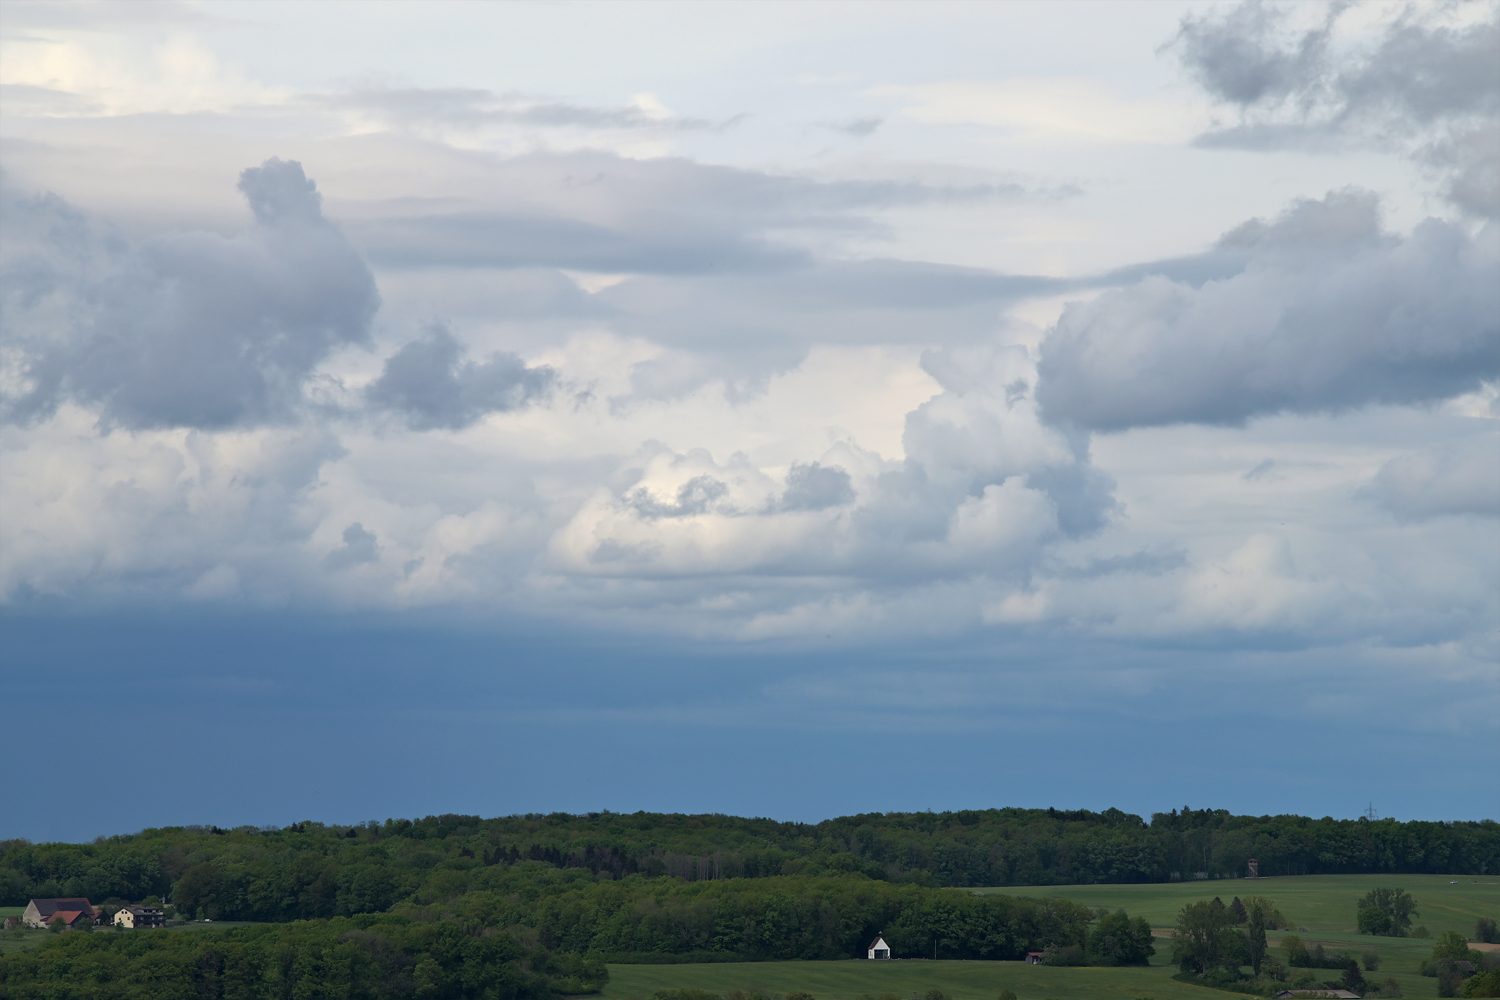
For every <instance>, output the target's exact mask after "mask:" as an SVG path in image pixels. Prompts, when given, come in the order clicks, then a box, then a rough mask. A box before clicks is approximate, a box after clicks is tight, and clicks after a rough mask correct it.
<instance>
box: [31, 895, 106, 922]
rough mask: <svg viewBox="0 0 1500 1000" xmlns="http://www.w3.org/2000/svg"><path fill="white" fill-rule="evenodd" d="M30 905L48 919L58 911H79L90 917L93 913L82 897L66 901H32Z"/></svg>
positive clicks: (91, 907) (70, 898)
mask: <svg viewBox="0 0 1500 1000" xmlns="http://www.w3.org/2000/svg"><path fill="white" fill-rule="evenodd" d="M31 904H32V905H33V906H35V907H36V912H37V913H39V914H41V915H42V916H44V917H50V916H52V914H54V913H56V912H57V911H59V910H64V911H73V912H80V911H81V912H83V913H87V914H89V915H90V916H92V915H93V913H94V908H93V906H91V905H90V904H89V901H88V900H87V899H84V898H83V897H82V896H70V897H68V898H67V899H33V900H32V901H31Z"/></svg>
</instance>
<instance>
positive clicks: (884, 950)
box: [866, 933, 891, 959]
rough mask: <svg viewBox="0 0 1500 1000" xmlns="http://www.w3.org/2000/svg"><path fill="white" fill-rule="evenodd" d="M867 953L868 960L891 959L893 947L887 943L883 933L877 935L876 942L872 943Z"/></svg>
mask: <svg viewBox="0 0 1500 1000" xmlns="http://www.w3.org/2000/svg"><path fill="white" fill-rule="evenodd" d="M867 951H868V954H867V955H866V957H867V958H875V959H889V958H890V957H891V946H890V945H888V944H886V943H885V936H884V934H883V933H882V934H876V935H875V940H874V941H871V942H870V947H869V948H868V949H867Z"/></svg>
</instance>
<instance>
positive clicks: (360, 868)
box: [0, 809, 1500, 921]
mask: <svg viewBox="0 0 1500 1000" xmlns="http://www.w3.org/2000/svg"><path fill="white" fill-rule="evenodd" d="M1252 857H1253V858H1256V859H1257V860H1258V861H1259V866H1260V874H1261V875H1292V874H1296V875H1303V874H1306V875H1314V874H1330V875H1336V874H1379V873H1392V874H1396V873H1401V874H1417V873H1452V874H1481V873H1493V872H1497V871H1500V824H1496V823H1495V822H1493V821H1490V820H1485V821H1478V822H1462V821H1460V822H1451V823H1442V822H1423V821H1412V822H1406V823H1401V822H1397V821H1395V820H1377V821H1375V822H1370V821H1367V820H1364V819H1359V820H1335V819H1331V818H1327V817H1325V818H1323V819H1311V818H1308V817H1303V816H1260V817H1254V816H1233V815H1230V814H1229V813H1228V812H1227V811H1225V810H1208V809H1202V810H1189V809H1183V810H1173V811H1172V812H1171V813H1157V814H1154V815H1153V816H1152V817H1151V822H1150V823H1147V822H1145V821H1144V820H1142V819H1141V817H1139V816H1136V815H1132V814H1129V813H1124V812H1121V811H1120V810H1118V809H1108V810H1105V811H1103V812H1090V811H1087V810H1078V811H1064V810H1057V809H988V810H966V811H960V812H943V813H932V812H926V813H869V814H865V815H859V816H846V817H840V818H838V819H831V820H826V821H824V822H821V823H815V824H810V823H782V822H777V821H775V820H770V819H744V818H739V817H733V816H722V815H700V816H686V815H667V814H660V813H644V812H641V813H632V814H628V815H626V814H616V813H607V812H606V813H589V814H587V815H581V816H575V815H571V814H567V813H552V814H549V815H527V816H508V817H500V818H495V819H481V818H479V817H477V816H457V815H444V816H428V817H426V818H425V819H420V820H406V819H399V820H395V819H393V820H386V821H385V822H384V823H378V822H373V821H371V822H367V823H362V824H359V825H356V826H339V825H328V824H323V823H317V822H303V823H296V824H293V825H291V826H287V827H282V828H279V829H277V828H272V827H265V828H257V827H238V828H235V829H232V830H224V829H220V828H218V827H166V828H160V829H148V830H143V831H141V832H140V833H135V834H125V835H119V836H112V837H101V838H99V839H97V840H95V841H94V842H93V843H90V844H31V843H28V842H26V841H22V840H9V841H3V842H0V905H11V906H18V905H24V904H25V903H26V901H27V900H28V899H30V898H32V897H47V896H87V897H88V898H90V899H92V900H95V901H96V902H98V901H105V900H109V899H121V900H131V901H135V900H140V899H143V898H145V897H146V896H149V895H155V896H157V897H159V898H161V899H168V900H171V901H173V902H175V903H177V904H178V906H179V907H180V908H181V909H182V910H183V912H184V914H185V915H189V916H196V915H199V912H200V911H201V915H203V916H207V917H214V918H219V919H227V918H231V917H232V918H237V919H246V920H265V921H286V920H296V919H304V918H311V917H333V916H350V915H353V914H358V913H373V912H380V911H383V910H385V909H387V908H389V907H390V906H392V905H393V904H395V903H397V902H398V901H403V900H405V901H410V902H413V903H418V904H424V903H431V902H434V901H437V900H440V899H445V898H450V897H453V896H456V895H460V894H462V893H464V892H466V891H468V890H469V888H470V887H471V886H478V885H481V884H484V883H485V880H487V879H493V878H495V877H496V876H497V870H498V871H503V870H506V869H514V868H516V867H517V866H520V865H522V864H523V863H525V864H526V865H527V866H528V867H529V866H531V865H533V864H540V865H541V866H542V867H546V868H551V869H556V870H559V871H572V872H577V873H584V874H586V875H587V876H588V877H589V878H590V879H593V880H598V881H616V880H620V879H623V878H626V877H627V876H641V877H645V878H661V877H668V878H672V879H676V880H681V881H683V882H688V883H693V882H712V881H723V880H728V879H762V878H768V877H778V876H796V875H803V876H818V875H828V876H836V875H845V874H858V875H862V876H864V877H866V878H868V879H871V880H875V881H882V882H895V883H904V884H913V885H919V886H929V887H938V886H946V887H967V886H988V885H996V886H1003V885H1015V886H1028V885H1035V886H1046V885H1076V884H1092V883H1096V882H1098V883H1140V882H1167V881H1172V880H1176V879H1183V880H1189V879H1193V878H1210V877H1214V878H1219V877H1239V876H1243V875H1244V874H1245V873H1246V867H1245V866H1246V862H1247V861H1248V859H1250V858H1252Z"/></svg>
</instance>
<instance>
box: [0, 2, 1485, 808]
mask: <svg viewBox="0 0 1500 1000" xmlns="http://www.w3.org/2000/svg"><path fill="white" fill-rule="evenodd" d="M0 29H3V40H0V44H3V49H0V82H3V87H4V89H3V94H0V100H3V110H4V114H3V116H0V130H3V147H0V167H3V174H0V203H3V204H0V209H3V223H4V239H3V245H0V306H3V331H0V450H3V455H0V510H3V513H0V602H3V605H0V613H3V618H0V625H3V630H4V633H5V640H4V645H5V647H6V652H5V655H4V658H3V663H0V683H3V689H4V703H5V711H4V718H5V721H6V725H5V732H6V736H7V739H6V742H7V744H8V745H9V746H11V748H12V754H11V755H10V760H11V765H10V766H9V767H8V768H7V775H6V777H5V779H4V783H5V785H6V793H5V798H6V800H7V807H6V808H5V809H4V811H3V815H0V836H27V837H31V838H48V837H58V838H85V837H92V836H94V835H95V834H99V833H114V832H124V831H130V830H134V829H139V828H140V827H142V826H147V825H163V824H167V823H191V822H201V823H218V824H220V825H225V826H227V825H233V824H240V823H255V824H263V823H287V822H291V821H294V820H297V819H302V818H316V819H323V820H327V821H330V822H332V821H343V822H351V821H358V820H363V819H369V818H382V819H383V818H385V817H387V816H400V815H421V814H426V813H441V812H473V813H481V814H485V815H495V814H504V813H514V812H529V811H550V810H554V809H561V810H567V811H584V810H590V809H601V808H608V809H615V810H623V811H633V810H635V809H638V808H645V809H667V810H684V811H723V812H733V813H744V814H757V815H771V816H776V817H779V818H785V819H819V818H823V817H826V816H831V815H837V814H841V813H848V812H854V811H865V810H886V809H926V808H934V809H944V808H970V807H983V806H990V805H1040V806H1046V805H1057V806H1060V807H1061V806H1066V807H1071V808H1079V807H1084V808H1094V809H1103V808H1106V807H1109V806H1118V807H1120V808H1124V809H1127V810H1131V811H1136V812H1142V813H1149V812H1151V811H1154V810H1166V809H1170V808H1173V807H1180V806H1182V805H1184V804H1189V805H1191V806H1193V807H1194V808H1202V807H1205V806H1211V807H1224V808H1229V809H1233V810H1235V811H1236V812H1252V813H1263V812H1302V813H1310V814H1312V815H1317V816H1321V815H1325V814H1331V815H1335V816H1353V815H1356V814H1358V813H1360V812H1361V811H1363V810H1364V809H1365V808H1366V807H1367V805H1369V804H1371V803H1373V805H1374V807H1375V808H1376V810H1377V811H1380V812H1382V813H1383V814H1387V815H1395V816H1398V817H1400V818H1413V817H1420V818H1434V819H1436V818H1447V819H1456V818H1482V817H1486V816H1491V817H1493V816H1496V815H1497V814H1500V777H1497V774H1500V769H1496V768H1495V766H1494V765H1495V760H1496V759H1497V753H1496V751H1497V748H1500V723H1497V720H1500V600H1497V584H1500V523H1497V515H1500V225H1497V222H1496V216H1497V215H1500V166H1497V164H1500V124H1497V122H1500V59H1497V58H1496V54H1497V52H1500V6H1497V5H1496V4H1493V3H1431V4H1411V5H1406V4H1380V3H1370V4H1357V5H1353V6H1348V5H1328V6H1320V5H1315V4H1297V5H1295V6H1290V5H1288V6H1278V5H1275V4H1269V3H1267V4H1256V3H1242V4H1217V5H1215V4H1202V3H1193V4H1184V3H1171V2H1159V3H1149V4H1131V3H1118V2H1110V3H1082V2H1080V3H1072V4H1066V5H1061V4H1026V3H1006V4H971V3H964V4H943V3H932V2H924V3H920V4H915V3H914V4H899V3H882V4H872V3H856V4H844V3H834V2H829V3H820V4H803V3H749V4H734V3H722V4H715V3H702V4H692V5H688V4H651V3H637V4H615V3H609V4H594V3H512V4H492V5H482V4H472V3H461V4H444V3H435V2H427V3H423V4H419V5H418V4H401V3H365V4H361V5H359V6H358V7H357V8H356V7H352V6H349V5H346V4H335V3H326V4H317V3H308V4H262V3H236V2H218V3H202V4H188V3H182V4H174V3H132V2H114V3H87V2H77V3H65V4H63V3H59V4H47V3H41V4H33V3H25V2H21V0H10V2H7V3H6V4H5V6H4V10H3V13H0ZM22 748H24V750H23V749H22Z"/></svg>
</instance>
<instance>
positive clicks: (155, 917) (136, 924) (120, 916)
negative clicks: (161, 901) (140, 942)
mask: <svg viewBox="0 0 1500 1000" xmlns="http://www.w3.org/2000/svg"><path fill="white" fill-rule="evenodd" d="M115 926H116V927H126V928H129V929H131V930H138V929H140V928H142V927H165V926H167V916H166V914H165V913H163V912H162V911H161V909H160V908H159V907H156V906H122V907H120V908H119V909H118V910H116V911H115Z"/></svg>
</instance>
